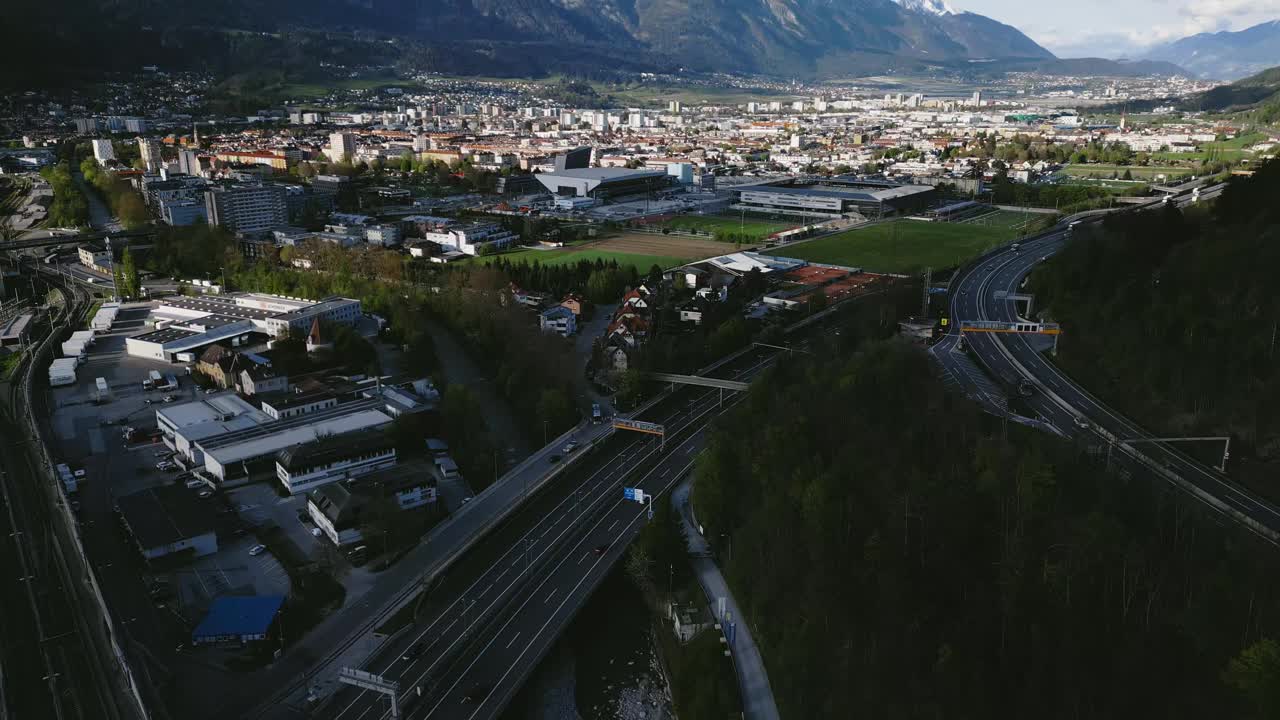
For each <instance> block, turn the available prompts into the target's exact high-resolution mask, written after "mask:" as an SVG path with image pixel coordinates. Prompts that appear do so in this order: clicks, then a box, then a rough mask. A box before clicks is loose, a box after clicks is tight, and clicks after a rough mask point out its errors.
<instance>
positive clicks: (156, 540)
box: [116, 485, 218, 561]
mask: <svg viewBox="0 0 1280 720" xmlns="http://www.w3.org/2000/svg"><path fill="white" fill-rule="evenodd" d="M116 512H118V513H119V515H120V519H121V521H122V522H123V523H124V525H125V527H126V528H127V529H128V531H129V535H130V536H131V537H132V538H133V541H134V543H135V544H136V545H137V547H138V551H139V552H141V553H142V557H144V558H146V559H147V560H149V561H150V560H155V559H157V558H162V557H165V556H167V555H174V554H177V553H184V554H188V555H191V556H192V557H202V556H204V555H212V554H213V553H216V552H217V551H218V536H217V533H216V532H215V531H214V515H213V510H212V508H211V507H210V506H209V505H208V504H207V503H203V502H201V501H200V500H199V499H198V498H197V497H196V495H195V493H193V492H191V491H190V490H188V489H186V488H184V487H182V486H180V485H161V486H158V487H154V488H149V489H147V490H142V491H140V492H136V493H133V494H131V495H122V496H120V497H118V498H116Z"/></svg>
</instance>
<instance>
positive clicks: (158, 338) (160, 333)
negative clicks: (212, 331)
mask: <svg viewBox="0 0 1280 720" xmlns="http://www.w3.org/2000/svg"><path fill="white" fill-rule="evenodd" d="M199 334H200V333H197V332H192V331H191V330H183V329H182V328H176V327H167V328H165V329H163V330H153V331H151V332H149V333H143V334H141V335H135V336H133V337H131V338H129V339H130V340H137V341H139V342H149V343H158V344H160V345H164V344H165V343H171V342H174V341H177V340H185V339H187V338H189V337H191V336H193V335H199Z"/></svg>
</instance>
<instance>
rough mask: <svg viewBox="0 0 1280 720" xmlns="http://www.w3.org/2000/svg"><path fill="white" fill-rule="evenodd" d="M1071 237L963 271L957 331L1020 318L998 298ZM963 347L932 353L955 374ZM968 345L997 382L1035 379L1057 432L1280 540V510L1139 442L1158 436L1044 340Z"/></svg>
mask: <svg viewBox="0 0 1280 720" xmlns="http://www.w3.org/2000/svg"><path fill="white" fill-rule="evenodd" d="M1219 192H1220V188H1219V189H1210V190H1206V191H1203V192H1202V193H1201V195H1200V199H1202V200H1209V199H1212V198H1213V197H1215V196H1216V195H1217V194H1218V193H1219ZM1176 202H1178V204H1180V205H1186V204H1189V203H1191V202H1192V199H1191V197H1190V196H1187V195H1184V196H1182V197H1181V198H1179V199H1178V200H1177V201H1176ZM1069 239H1070V231H1069V230H1068V229H1067V228H1062V227H1059V228H1057V229H1055V230H1053V231H1050V232H1049V233H1046V234H1044V235H1042V236H1039V237H1037V238H1033V239H1031V240H1027V241H1024V242H1023V243H1022V244H1021V247H1020V250H1019V251H1014V250H1012V249H1011V248H1003V249H1001V250H1000V251H997V252H995V253H992V254H989V255H987V256H985V257H984V258H982V259H981V260H979V261H978V262H976V263H975V264H974V265H972V266H970V267H969V268H967V269H965V270H964V271H963V272H962V273H961V274H960V275H959V276H958V277H957V279H956V281H955V282H953V283H952V297H951V318H952V325H953V326H955V327H956V328H957V330H955V331H953V333H954V332H958V327H959V323H960V321H962V320H999V321H1012V320H1014V319H1016V317H1017V309H1016V307H1015V304H1014V303H1013V302H1012V301H1009V300H1006V299H997V298H996V297H995V292H996V291H997V290H1005V291H1014V290H1016V288H1017V287H1018V285H1019V284H1020V283H1021V282H1022V281H1023V279H1024V278H1025V277H1026V276H1027V274H1028V273H1030V272H1031V270H1032V268H1034V267H1035V265H1036V264H1038V263H1040V262H1042V261H1043V260H1044V259H1046V258H1048V257H1050V256H1052V255H1053V254H1055V253H1056V252H1058V251H1059V250H1060V249H1061V248H1062V247H1063V245H1064V244H1065V243H1066V242H1067V241H1068V240H1069ZM958 341H959V336H958V335H957V334H952V335H949V336H947V337H946V338H944V339H943V340H941V341H940V342H939V343H938V344H937V345H935V346H934V348H933V354H934V356H935V357H936V358H938V360H939V362H940V363H942V365H943V366H944V367H945V368H946V369H947V370H948V372H951V373H961V372H962V371H963V368H962V364H961V360H960V359H959V358H958V357H957V352H958V350H957V348H958ZM965 342H966V343H967V344H968V346H969V349H970V351H971V353H972V354H973V355H974V356H976V357H977V358H978V359H979V360H980V361H981V362H982V364H983V365H985V366H986V367H987V369H988V370H990V371H991V372H992V373H993V374H994V375H996V376H997V377H999V378H1002V379H1004V380H1005V381H1006V382H1008V383H1016V382H1018V381H1019V380H1020V379H1021V378H1024V377H1025V378H1029V379H1031V380H1032V382H1033V383H1034V384H1035V386H1036V388H1037V391H1036V392H1035V393H1034V395H1033V396H1032V397H1030V398H1027V404H1028V405H1029V406H1030V407H1032V408H1033V409H1034V410H1035V411H1036V412H1037V413H1039V414H1040V416H1041V417H1042V418H1043V419H1044V421H1045V422H1046V423H1047V424H1049V425H1051V426H1052V427H1053V428H1054V429H1056V431H1057V432H1059V433H1061V434H1063V435H1071V436H1075V437H1077V438H1080V439H1082V440H1084V441H1086V442H1088V443H1090V444H1096V445H1101V446H1104V447H1105V446H1108V445H1111V446H1112V447H1113V454H1114V455H1125V456H1133V455H1135V454H1141V455H1143V456H1145V457H1147V458H1150V459H1151V460H1152V461H1153V464H1154V469H1155V471H1156V472H1157V474H1159V475H1161V476H1162V477H1164V478H1165V479H1167V480H1169V481H1171V482H1175V483H1177V484H1179V485H1180V486H1181V487H1183V489H1186V490H1188V491H1189V492H1191V493H1192V494H1193V495H1194V496H1195V497H1197V498H1198V499H1200V500H1202V501H1204V502H1205V503H1206V504H1208V505H1210V507H1213V508H1214V509H1216V510H1219V511H1221V512H1224V513H1225V514H1227V515H1228V516H1230V517H1232V518H1233V519H1235V520H1236V521H1237V522H1240V523H1241V524H1244V525H1245V526H1246V527H1248V528H1249V529H1251V530H1253V531H1255V532H1257V533H1259V534H1260V535H1262V536H1263V537H1265V538H1267V539H1269V540H1271V541H1272V542H1277V541H1278V540H1280V511H1278V510H1277V509H1276V508H1274V507H1273V506H1271V505H1270V504H1268V503H1267V502H1265V501H1263V500H1262V499H1260V498H1258V497H1256V496H1254V495H1252V494H1251V493H1249V492H1248V491H1246V490H1244V489H1242V488H1240V487H1238V486H1235V485H1233V484H1232V483H1231V482H1230V480H1229V479H1228V478H1227V477H1226V476H1225V475H1223V474H1222V473H1219V472H1218V471H1216V470H1214V469H1212V468H1209V467H1206V466H1205V465H1203V464H1202V463H1199V462H1197V461H1195V460H1192V459H1191V458H1189V457H1187V456H1186V455H1185V454H1183V453H1181V452H1179V451H1178V450H1177V449H1175V448H1174V447H1172V446H1169V445H1165V444H1158V443H1149V442H1141V443H1136V442H1133V441H1135V440H1145V439H1150V438H1151V437H1152V436H1151V435H1150V434H1149V433H1148V432H1147V431H1146V430H1144V429H1143V428H1142V427H1140V426H1139V425H1138V424H1137V423H1135V422H1133V421H1132V420H1129V419H1128V418H1126V417H1124V416H1122V415H1120V414H1119V413H1117V412H1116V411H1114V410H1112V409H1111V408H1110V407H1108V406H1106V405H1105V404H1104V403H1103V402H1101V401H1100V400H1098V399H1097V398H1095V397H1094V396H1093V395H1091V394H1090V393H1089V392H1088V391H1087V390H1085V389H1084V388H1082V387H1080V386H1079V385H1077V384H1076V383H1075V382H1074V381H1073V380H1072V379H1071V378H1069V377H1067V376H1066V375H1065V374H1064V373H1063V372H1062V371H1061V370H1060V369H1058V368H1057V366H1055V365H1054V364H1053V363H1051V362H1050V361H1049V360H1048V359H1046V358H1045V356H1044V354H1043V350H1044V348H1043V346H1042V342H1041V341H1040V340H1038V339H1037V338H1035V337H1034V336H1027V335H1021V334H1018V335H996V334H986V333H977V334H975V333H970V334H968V335H966V336H965ZM1126 441H1128V442H1126Z"/></svg>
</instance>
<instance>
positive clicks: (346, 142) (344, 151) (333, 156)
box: [328, 132, 356, 162]
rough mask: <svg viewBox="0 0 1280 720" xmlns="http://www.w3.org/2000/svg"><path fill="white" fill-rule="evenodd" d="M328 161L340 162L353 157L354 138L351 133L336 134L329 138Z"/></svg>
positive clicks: (354, 149)
mask: <svg viewBox="0 0 1280 720" xmlns="http://www.w3.org/2000/svg"><path fill="white" fill-rule="evenodd" d="M328 152H329V159H330V160H332V161H333V162H341V161H342V160H344V159H350V158H353V157H355V154H356V136H355V135H353V134H352V133H341V132H336V133H333V134H332V135H330V136H329V151H328Z"/></svg>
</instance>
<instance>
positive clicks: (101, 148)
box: [90, 140, 116, 165]
mask: <svg viewBox="0 0 1280 720" xmlns="http://www.w3.org/2000/svg"><path fill="white" fill-rule="evenodd" d="M90 142H91V143H92V144H93V159H94V160H97V161H98V164H99V165H106V164H107V161H108V160H115V159H116V149H115V148H114V147H112V145H111V141H110V140H91V141H90Z"/></svg>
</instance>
